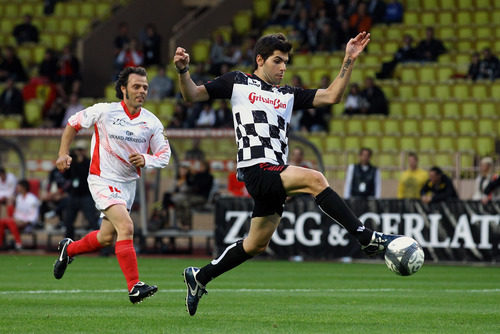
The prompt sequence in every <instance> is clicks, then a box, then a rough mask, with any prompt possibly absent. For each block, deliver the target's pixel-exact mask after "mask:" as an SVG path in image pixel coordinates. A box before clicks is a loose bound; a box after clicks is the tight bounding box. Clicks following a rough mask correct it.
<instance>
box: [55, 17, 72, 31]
mask: <svg viewBox="0 0 500 334" xmlns="http://www.w3.org/2000/svg"><path fill="white" fill-rule="evenodd" d="M59 29H61V31H64V32H66V33H68V34H73V32H74V31H75V19H74V18H64V19H59Z"/></svg>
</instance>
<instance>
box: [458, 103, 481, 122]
mask: <svg viewBox="0 0 500 334" xmlns="http://www.w3.org/2000/svg"><path fill="white" fill-rule="evenodd" d="M478 116H479V111H478V109H477V103H476V102H469V101H467V102H463V103H462V117H463V118H467V119H477V118H478Z"/></svg>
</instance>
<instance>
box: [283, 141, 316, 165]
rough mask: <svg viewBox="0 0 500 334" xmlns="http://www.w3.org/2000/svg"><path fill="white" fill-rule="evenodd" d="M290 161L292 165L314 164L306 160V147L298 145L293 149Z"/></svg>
mask: <svg viewBox="0 0 500 334" xmlns="http://www.w3.org/2000/svg"><path fill="white" fill-rule="evenodd" d="M289 163H290V165H291V166H298V167H304V168H312V165H311V164H310V163H309V162H307V161H304V149H303V148H302V147H300V146H297V147H295V148H294V149H293V150H292V154H291V155H290V162H289Z"/></svg>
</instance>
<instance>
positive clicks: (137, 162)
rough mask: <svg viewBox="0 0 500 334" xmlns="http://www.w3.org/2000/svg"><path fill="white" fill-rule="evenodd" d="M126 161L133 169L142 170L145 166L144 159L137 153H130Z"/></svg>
mask: <svg viewBox="0 0 500 334" xmlns="http://www.w3.org/2000/svg"><path fill="white" fill-rule="evenodd" d="M128 161H129V162H130V163H131V164H132V165H134V166H135V167H139V168H142V167H144V166H145V165H146V161H145V160H144V157H143V156H142V154H139V153H132V154H131V155H129V157H128Z"/></svg>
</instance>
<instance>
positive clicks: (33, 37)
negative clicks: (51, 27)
mask: <svg viewBox="0 0 500 334" xmlns="http://www.w3.org/2000/svg"><path fill="white" fill-rule="evenodd" d="M31 20H32V17H31V15H24V23H20V24H18V25H16V26H15V27H14V30H13V31H12V35H14V37H15V39H16V41H17V44H18V45H21V44H24V43H28V42H33V43H38V28H37V27H35V26H34V25H33V23H31Z"/></svg>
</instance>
